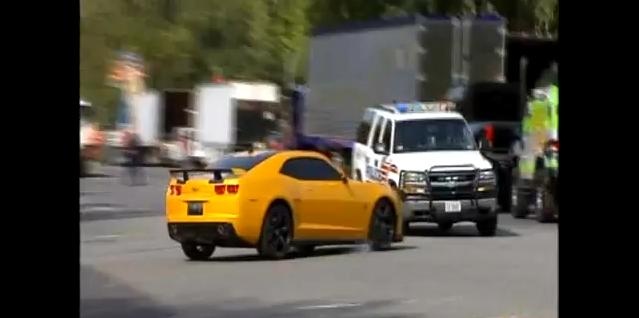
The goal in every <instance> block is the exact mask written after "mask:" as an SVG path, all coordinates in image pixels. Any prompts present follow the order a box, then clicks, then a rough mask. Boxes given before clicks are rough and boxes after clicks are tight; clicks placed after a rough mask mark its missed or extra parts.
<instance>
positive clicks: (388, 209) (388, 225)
mask: <svg viewBox="0 0 639 318" xmlns="http://www.w3.org/2000/svg"><path fill="white" fill-rule="evenodd" d="M371 218H372V219H371V225H370V230H369V234H368V240H369V242H368V244H369V246H370V248H371V249H372V250H373V251H382V250H386V249H388V248H390V245H391V242H392V241H393V235H394V234H395V212H394V211H393V207H392V206H391V204H390V202H388V200H386V199H382V200H379V201H377V203H376V204H375V208H374V209H373V215H372V217H371Z"/></svg>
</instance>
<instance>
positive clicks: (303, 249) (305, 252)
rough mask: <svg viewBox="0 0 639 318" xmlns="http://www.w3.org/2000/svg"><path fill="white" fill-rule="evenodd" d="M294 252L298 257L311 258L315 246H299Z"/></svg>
mask: <svg viewBox="0 0 639 318" xmlns="http://www.w3.org/2000/svg"><path fill="white" fill-rule="evenodd" d="M296 250H297V253H298V254H299V255H300V256H303V257H307V256H311V255H313V252H315V245H300V246H298V247H297V248H296Z"/></svg>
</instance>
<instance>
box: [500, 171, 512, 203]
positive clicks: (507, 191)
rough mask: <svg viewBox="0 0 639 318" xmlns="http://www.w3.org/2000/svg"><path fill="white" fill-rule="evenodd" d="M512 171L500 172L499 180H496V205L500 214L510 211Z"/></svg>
mask: <svg viewBox="0 0 639 318" xmlns="http://www.w3.org/2000/svg"><path fill="white" fill-rule="evenodd" d="M512 175H513V174H512V171H510V170H508V171H501V172H500V177H501V178H500V179H497V182H498V184H497V186H498V190H497V192H498V195H499V199H498V201H499V202H498V203H499V207H500V209H501V212H510V211H511V210H512V202H513V192H512V189H513V186H512V184H513V180H512Z"/></svg>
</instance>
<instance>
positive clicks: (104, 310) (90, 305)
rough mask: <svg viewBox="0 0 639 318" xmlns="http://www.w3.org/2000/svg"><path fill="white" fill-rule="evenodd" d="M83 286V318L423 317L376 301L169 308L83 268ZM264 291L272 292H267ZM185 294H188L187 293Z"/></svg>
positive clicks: (206, 303)
mask: <svg viewBox="0 0 639 318" xmlns="http://www.w3.org/2000/svg"><path fill="white" fill-rule="evenodd" d="M80 285H81V287H80V317H82V318H112V317H118V318H168V317H172V318H177V317H186V318H188V317H220V318H234V317H238V318H240V317H246V318H253V317H255V318H262V317H263V318H275V317H301V318H312V317H336V318H341V317H351V318H365V317H366V318H416V317H423V316H422V315H416V314H395V313H388V311H389V310H388V309H387V308H388V307H391V306H397V307H401V305H402V304H401V301H398V300H373V301H367V302H362V303H348V302H338V301H335V300H332V301H329V300H311V301H296V302H286V303H279V304H264V303H260V301H259V300H258V299H251V298H248V299H212V296H210V297H205V299H201V298H200V299H199V300H198V302H197V303H192V302H190V299H189V298H188V297H186V298H184V299H180V298H179V297H180V296H179V295H177V297H178V298H176V303H175V304H174V305H172V306H167V305H163V304H160V303H158V302H157V301H155V300H153V299H152V298H151V297H150V296H147V295H145V294H143V293H142V292H140V291H137V290H135V289H134V288H132V287H130V286H128V285H127V284H126V283H124V282H121V281H117V280H115V279H113V278H112V277H111V276H109V275H107V274H105V273H102V272H99V271H97V270H95V269H93V268H92V267H91V266H84V265H83V266H81V269H80ZM264 292H265V293H268V292H269V291H268V290H264ZM185 293H186V294H187V295H188V294H189V293H188V291H187V292H185ZM213 294H215V293H212V295H213ZM384 312H386V313H384Z"/></svg>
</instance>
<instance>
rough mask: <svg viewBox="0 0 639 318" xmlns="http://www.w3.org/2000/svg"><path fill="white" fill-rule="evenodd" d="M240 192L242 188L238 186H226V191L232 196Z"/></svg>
mask: <svg viewBox="0 0 639 318" xmlns="http://www.w3.org/2000/svg"><path fill="white" fill-rule="evenodd" d="M239 190H240V186H239V185H238V184H229V185H227V186H226V191H227V192H228V193H230V194H236V193H237V191H239Z"/></svg>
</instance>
